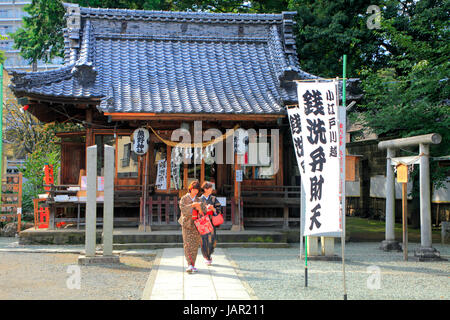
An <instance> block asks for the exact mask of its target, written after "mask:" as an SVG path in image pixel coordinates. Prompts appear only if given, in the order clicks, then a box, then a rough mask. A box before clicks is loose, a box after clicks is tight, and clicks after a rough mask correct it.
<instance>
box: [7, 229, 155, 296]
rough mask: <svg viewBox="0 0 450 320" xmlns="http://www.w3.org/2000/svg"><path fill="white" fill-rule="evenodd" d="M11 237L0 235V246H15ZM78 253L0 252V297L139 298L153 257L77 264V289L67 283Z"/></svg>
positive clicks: (131, 257) (129, 257)
mask: <svg viewBox="0 0 450 320" xmlns="http://www.w3.org/2000/svg"><path fill="white" fill-rule="evenodd" d="M13 239H14V238H0V247H3V248H6V247H9V248H14V247H17V245H15V244H14V242H12V241H14V240H13ZM43 247H44V246H43ZM58 247H59V246H58ZM73 247H74V246H72V248H73ZM53 248H55V246H53ZM64 249H65V248H61V250H64ZM78 256H79V254H73V253H28V252H0V288H1V290H0V300H15V299H45V300H59V299H64V300H78V299H84V300H129V299H133V300H135V299H141V298H142V292H143V291H144V287H145V284H146V282H147V279H148V276H149V274H150V271H151V268H152V264H153V259H154V257H153V256H142V257H141V256H121V257H120V261H121V263H120V264H119V265H114V264H109V265H96V266H79V268H80V269H79V270H80V276H81V277H80V279H81V282H80V289H76V288H75V289H69V288H68V285H67V282H68V280H69V284H70V283H72V282H70V279H72V278H73V277H74V275H75V274H74V273H71V272H70V267H71V266H76V268H77V267H78ZM68 271H69V272H68Z"/></svg>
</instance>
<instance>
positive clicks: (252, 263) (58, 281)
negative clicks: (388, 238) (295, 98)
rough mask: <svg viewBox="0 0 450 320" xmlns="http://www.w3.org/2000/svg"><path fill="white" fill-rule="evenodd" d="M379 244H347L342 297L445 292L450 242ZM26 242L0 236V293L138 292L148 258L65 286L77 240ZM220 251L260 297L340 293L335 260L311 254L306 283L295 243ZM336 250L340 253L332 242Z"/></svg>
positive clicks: (449, 286) (94, 295)
mask: <svg viewBox="0 0 450 320" xmlns="http://www.w3.org/2000/svg"><path fill="white" fill-rule="evenodd" d="M378 246H379V243H376V242H371V243H347V244H346V253H345V258H346V285H347V293H348V299H388V300H391V299H407V300H409V299H433V300H434V299H436V300H449V299H450V245H440V244H434V245H433V246H434V247H435V248H436V249H437V250H439V251H440V253H441V256H442V257H444V258H447V259H448V260H449V261H439V262H418V261H413V260H410V261H403V254H402V253H401V252H390V253H387V252H383V251H381V250H379V249H378ZM416 247H418V244H414V243H411V244H410V245H409V253H410V254H409V256H410V258H412V257H413V252H414V248H416ZM30 248H33V249H38V247H36V246H19V245H18V244H17V239H14V238H0V288H1V290H0V300H1V299H50V300H52V299H67V300H75V299H88V300H89V299H141V298H142V292H143V290H144V287H145V284H146V282H147V279H148V277H149V274H150V271H151V268H152V264H153V259H154V256H131V255H129V256H121V264H120V265H99V266H80V267H79V268H80V269H79V270H80V272H81V288H80V289H79V290H78V289H69V288H68V287H67V280H68V279H69V278H70V277H71V275H72V274H70V273H68V269H69V268H70V267H71V266H77V267H78V264H77V259H78V253H74V252H73V251H76V250H79V249H80V248H81V247H79V246H41V247H39V249H40V250H50V249H51V248H53V250H55V248H58V250H62V251H64V250H65V252H66V253H56V252H47V253H36V252H34V253H29V252H23V251H20V252H11V251H14V250H17V249H20V250H28V249H30ZM49 248H50V249H49ZM136 251H138V250H136ZM224 251H225V252H226V254H227V257H228V258H231V259H232V260H233V263H235V265H236V267H237V268H238V272H239V274H240V275H241V276H242V278H243V279H244V280H245V281H246V284H247V285H249V286H250V287H251V289H252V290H253V293H254V294H255V295H256V297H257V298H258V299H268V300H278V299H283V300H287V299H313V300H316V299H342V298H343V288H342V287H343V285H342V263H341V262H336V261H311V260H309V261H308V287H307V288H305V287H304V259H301V260H300V259H299V251H300V250H299V246H298V244H297V245H294V246H293V247H291V248H279V249H262V248H261V249H256V248H228V249H224ZM335 252H336V253H337V254H339V255H340V252H341V247H340V244H338V243H336V244H335ZM129 253H130V254H134V253H136V252H129ZM138 254H139V252H138ZM147 254H148V252H147ZM377 271H378V277H377ZM377 279H379V282H377Z"/></svg>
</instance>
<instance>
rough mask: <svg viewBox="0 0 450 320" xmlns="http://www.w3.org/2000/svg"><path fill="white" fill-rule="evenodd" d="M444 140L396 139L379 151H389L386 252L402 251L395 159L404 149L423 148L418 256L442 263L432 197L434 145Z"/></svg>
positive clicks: (429, 137)
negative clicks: (398, 238)
mask: <svg viewBox="0 0 450 320" xmlns="http://www.w3.org/2000/svg"><path fill="white" fill-rule="evenodd" d="M441 140H442V137H441V136H440V135H439V134H437V133H431V134H426V135H421V136H414V137H409V138H403V139H394V140H388V141H382V142H380V143H378V148H379V149H382V150H384V149H387V155H386V239H385V240H384V241H382V243H381V247H380V249H382V250H385V251H390V250H402V249H401V246H400V244H399V243H398V242H397V241H396V240H395V234H394V224H395V177H394V168H393V163H392V159H393V158H394V157H395V150H396V149H398V148H402V147H410V146H416V145H419V155H418V157H419V158H420V160H419V161H420V162H419V165H420V244H421V245H420V248H419V249H416V250H415V252H414V256H415V257H417V258H419V260H421V261H424V260H434V259H440V254H439V251H437V250H436V249H435V248H433V247H432V237H431V235H432V234H431V197H430V163H429V158H430V144H439V143H441Z"/></svg>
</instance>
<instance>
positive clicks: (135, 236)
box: [113, 231, 287, 244]
mask: <svg viewBox="0 0 450 320" xmlns="http://www.w3.org/2000/svg"><path fill="white" fill-rule="evenodd" d="M217 237H218V242H220V243H229V242H255V243H256V242H261V243H286V242H287V236H286V235H285V234H283V233H280V232H259V233H255V232H231V231H223V232H220V231H219V232H218V233H217ZM113 241H114V243H115V244H120V243H122V244H126V243H182V242H183V237H182V235H181V231H178V232H173V231H172V232H170V231H167V232H163V231H156V232H150V233H126V234H125V233H124V234H118V233H115V234H114V240H113Z"/></svg>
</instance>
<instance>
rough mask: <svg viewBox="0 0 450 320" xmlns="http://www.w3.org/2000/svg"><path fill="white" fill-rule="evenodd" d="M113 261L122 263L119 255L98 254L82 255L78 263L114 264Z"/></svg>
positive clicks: (84, 264) (85, 264)
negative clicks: (91, 255) (92, 255)
mask: <svg viewBox="0 0 450 320" xmlns="http://www.w3.org/2000/svg"><path fill="white" fill-rule="evenodd" d="M112 263H120V257H119V256H114V255H113V256H99V255H96V256H94V257H86V256H85V255H81V256H79V257H78V264H79V265H83V266H87V265H93V264H112Z"/></svg>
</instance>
